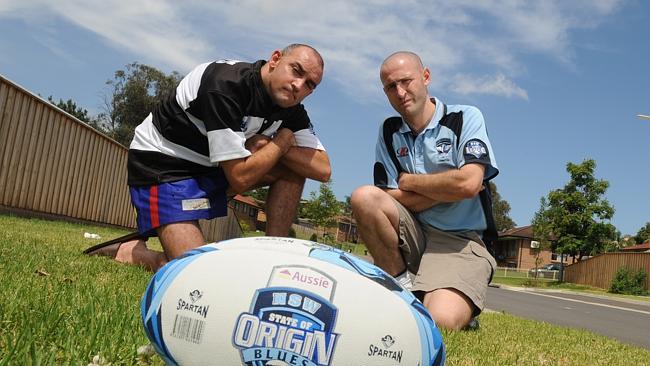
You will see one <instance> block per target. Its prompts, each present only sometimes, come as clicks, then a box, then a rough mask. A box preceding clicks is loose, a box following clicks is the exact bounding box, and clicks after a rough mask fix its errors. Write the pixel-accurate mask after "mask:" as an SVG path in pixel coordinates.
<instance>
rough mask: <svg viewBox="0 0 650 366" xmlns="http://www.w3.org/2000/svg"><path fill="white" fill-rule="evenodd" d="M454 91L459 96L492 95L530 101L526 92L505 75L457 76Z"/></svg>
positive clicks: (453, 86)
mask: <svg viewBox="0 0 650 366" xmlns="http://www.w3.org/2000/svg"><path fill="white" fill-rule="evenodd" d="M452 90H453V91H454V92H456V93H458V94H461V95H463V94H490V95H498V96H504V97H508V98H521V99H525V100H528V93H527V92H526V90H524V89H522V88H521V87H519V86H517V84H516V83H515V82H514V81H512V80H509V79H508V78H507V77H506V76H504V75H503V74H497V75H494V76H484V77H473V76H469V75H457V76H456V77H455V78H454V83H453V84H452Z"/></svg>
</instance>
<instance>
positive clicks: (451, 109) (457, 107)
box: [447, 104, 482, 115]
mask: <svg viewBox="0 0 650 366" xmlns="http://www.w3.org/2000/svg"><path fill="white" fill-rule="evenodd" d="M455 112H463V115H482V114H481V110H480V109H478V107H475V106H473V105H465V104H448V105H447V113H455Z"/></svg>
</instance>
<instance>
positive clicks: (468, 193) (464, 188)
mask: <svg viewBox="0 0 650 366" xmlns="http://www.w3.org/2000/svg"><path fill="white" fill-rule="evenodd" d="M481 189H483V183H482V182H480V183H479V184H476V183H475V182H469V181H466V182H462V183H461V184H460V185H459V186H458V189H457V191H456V192H457V193H458V196H459V198H460V199H468V198H474V197H476V196H477V195H478V194H479V193H480V192H481Z"/></svg>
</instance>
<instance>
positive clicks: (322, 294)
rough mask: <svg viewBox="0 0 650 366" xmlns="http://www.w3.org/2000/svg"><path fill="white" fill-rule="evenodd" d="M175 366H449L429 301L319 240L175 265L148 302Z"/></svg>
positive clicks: (219, 252) (242, 243)
mask: <svg viewBox="0 0 650 366" xmlns="http://www.w3.org/2000/svg"><path fill="white" fill-rule="evenodd" d="M141 313H142V321H143V325H144V329H145V332H146V334H147V336H148V337H149V339H150V340H151V342H152V344H153V346H154V348H155V349H156V351H157V352H158V354H159V355H160V356H161V357H162V359H163V360H164V361H165V362H166V363H167V364H169V365H248V366H286V365H301V366H307V365H309V366H322V365H335V366H337V365H338V366H350V365H355V366H357V365H359V366H382V365H409V366H410V365H421V366H429V365H442V364H443V363H444V361H445V349H444V345H443V342H442V337H441V335H440V332H439V331H438V329H437V328H436V325H435V323H434V321H433V320H432V319H431V317H430V316H429V313H428V312H427V311H426V309H425V308H424V306H423V305H422V303H420V302H419V301H418V300H417V299H416V298H415V297H414V296H413V295H412V294H411V292H410V291H408V290H406V289H404V288H403V287H401V286H400V284H399V283H398V282H397V281H395V280H394V279H393V278H392V277H391V276H389V275H388V274H386V273H385V272H384V271H382V270H381V269H379V268H378V267H376V266H374V265H372V264H370V263H368V262H366V261H363V260H361V259H359V258H357V257H355V256H353V255H351V254H348V253H345V252H343V251H340V250H338V249H334V248H332V247H329V246H326V245H322V244H318V243H315V242H310V241H305V240H299V239H291V238H277V237H256V238H242V239H233V240H227V241H222V242H219V243H213V244H208V245H205V246H202V247H200V248H197V249H195V250H192V251H189V252H187V253H186V254H184V255H183V256H181V257H179V258H177V259H175V260H173V261H170V262H169V263H168V264H166V265H165V266H164V267H163V268H161V269H160V270H159V271H158V272H157V273H156V274H155V275H154V276H153V278H152V280H151V281H150V283H149V285H148V287H147V289H146V292H145V293H144V295H143V297H142V302H141Z"/></svg>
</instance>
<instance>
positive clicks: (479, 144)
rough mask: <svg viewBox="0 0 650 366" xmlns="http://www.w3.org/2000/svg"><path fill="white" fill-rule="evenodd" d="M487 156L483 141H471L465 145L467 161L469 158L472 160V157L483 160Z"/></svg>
mask: <svg viewBox="0 0 650 366" xmlns="http://www.w3.org/2000/svg"><path fill="white" fill-rule="evenodd" d="M487 154H488V152H487V147H486V146H485V143H483V141H481V140H478V139H474V140H469V141H467V143H466V144H465V157H466V158H465V160H467V158H468V157H469V158H471V156H474V157H475V158H476V159H481V158H482V157H484V156H487ZM469 155H471V156H469Z"/></svg>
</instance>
